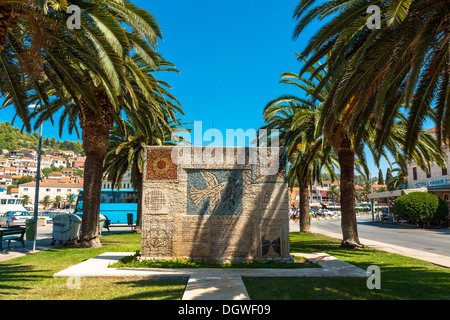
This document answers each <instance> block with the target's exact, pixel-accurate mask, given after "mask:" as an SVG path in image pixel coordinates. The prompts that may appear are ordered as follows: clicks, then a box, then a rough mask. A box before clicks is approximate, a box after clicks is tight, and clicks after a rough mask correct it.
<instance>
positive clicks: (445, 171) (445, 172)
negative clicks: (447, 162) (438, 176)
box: [442, 168, 447, 176]
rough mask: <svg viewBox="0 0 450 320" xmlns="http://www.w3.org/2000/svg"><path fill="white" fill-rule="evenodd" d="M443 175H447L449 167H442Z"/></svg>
mask: <svg viewBox="0 0 450 320" xmlns="http://www.w3.org/2000/svg"><path fill="white" fill-rule="evenodd" d="M442 175H443V176H446V175H447V168H442Z"/></svg>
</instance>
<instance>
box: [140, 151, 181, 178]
mask: <svg viewBox="0 0 450 320" xmlns="http://www.w3.org/2000/svg"><path fill="white" fill-rule="evenodd" d="M165 179H169V180H174V179H177V165H176V164H175V163H174V162H173V161H172V149H170V148H168V149H153V150H151V151H148V153H147V180H165Z"/></svg>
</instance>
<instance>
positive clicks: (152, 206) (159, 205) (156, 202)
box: [144, 189, 167, 213]
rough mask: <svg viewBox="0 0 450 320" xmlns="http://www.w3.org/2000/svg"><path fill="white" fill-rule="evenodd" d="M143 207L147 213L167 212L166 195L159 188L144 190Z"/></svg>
mask: <svg viewBox="0 0 450 320" xmlns="http://www.w3.org/2000/svg"><path fill="white" fill-rule="evenodd" d="M144 208H145V209H146V211H148V212H149V213H167V196H166V193H165V192H164V191H162V190H160V189H150V190H149V191H146V192H144Z"/></svg>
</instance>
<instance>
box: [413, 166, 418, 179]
mask: <svg viewBox="0 0 450 320" xmlns="http://www.w3.org/2000/svg"><path fill="white" fill-rule="evenodd" d="M413 179H414V180H417V168H416V167H414V168H413Z"/></svg>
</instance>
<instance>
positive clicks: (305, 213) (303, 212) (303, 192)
mask: <svg viewBox="0 0 450 320" xmlns="http://www.w3.org/2000/svg"><path fill="white" fill-rule="evenodd" d="M297 180H298V187H299V198H300V201H299V206H298V207H299V209H300V214H299V223H300V232H306V233H311V225H310V220H309V199H308V198H309V183H308V182H309V178H306V179H305V180H304V181H302V179H301V178H300V177H299V175H297Z"/></svg>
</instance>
